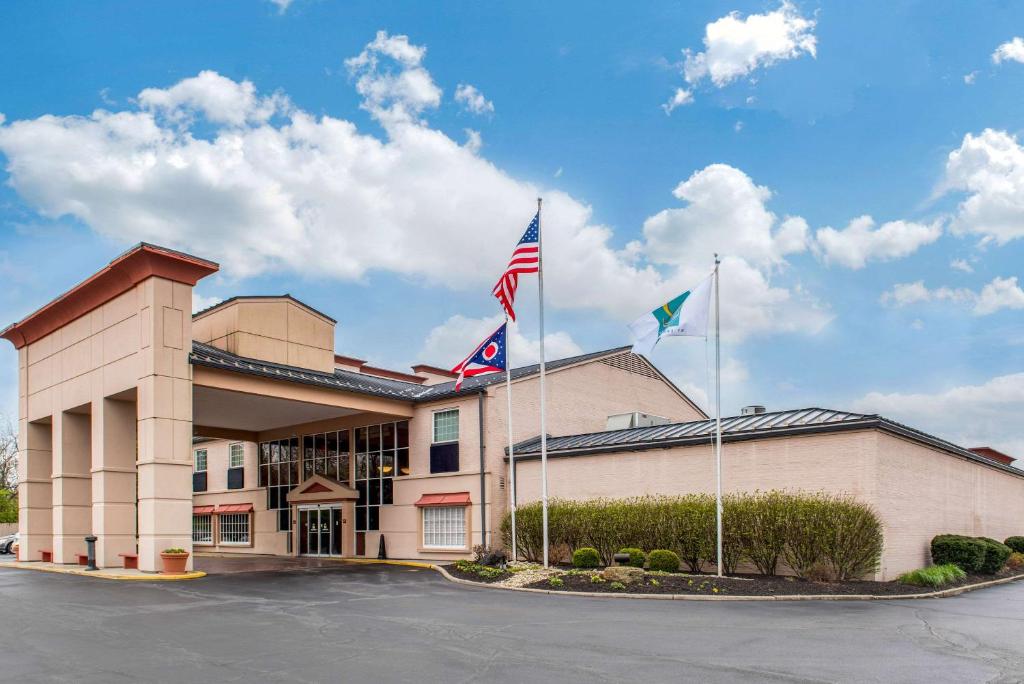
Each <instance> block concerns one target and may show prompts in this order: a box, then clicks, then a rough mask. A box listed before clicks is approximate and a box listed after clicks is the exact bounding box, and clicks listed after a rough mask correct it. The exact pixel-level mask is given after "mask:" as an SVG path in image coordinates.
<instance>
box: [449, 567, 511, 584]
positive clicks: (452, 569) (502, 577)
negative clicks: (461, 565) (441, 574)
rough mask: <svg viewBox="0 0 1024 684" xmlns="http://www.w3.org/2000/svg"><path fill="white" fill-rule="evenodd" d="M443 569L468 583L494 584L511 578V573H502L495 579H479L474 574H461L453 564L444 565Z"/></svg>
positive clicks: (478, 576) (479, 577)
mask: <svg viewBox="0 0 1024 684" xmlns="http://www.w3.org/2000/svg"><path fill="white" fill-rule="evenodd" d="M444 569H445V570H446V571H447V572H448V574H449V575H451V576H452V577H458V578H459V579H464V580H469V581H470V582H479V583H480V584H494V583H495V582H500V581H502V580H505V579H508V578H509V577H511V576H512V573H511V572H503V573H501V575H499V576H497V577H481V576H480V575H478V574H476V573H475V572H463V571H462V570H459V569H458V568H457V567H456V566H455V564H454V563H452V564H451V565H445V566H444Z"/></svg>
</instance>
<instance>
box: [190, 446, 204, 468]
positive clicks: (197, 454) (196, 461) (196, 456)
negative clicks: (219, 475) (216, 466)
mask: <svg viewBox="0 0 1024 684" xmlns="http://www.w3.org/2000/svg"><path fill="white" fill-rule="evenodd" d="M192 470H193V471H194V472H197V473H205V472H206V449H196V450H195V451H193V452H192Z"/></svg>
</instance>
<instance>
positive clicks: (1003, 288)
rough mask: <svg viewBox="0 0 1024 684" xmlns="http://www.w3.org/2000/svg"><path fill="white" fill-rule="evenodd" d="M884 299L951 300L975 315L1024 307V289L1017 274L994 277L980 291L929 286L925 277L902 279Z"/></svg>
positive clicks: (900, 303) (895, 302)
mask: <svg viewBox="0 0 1024 684" xmlns="http://www.w3.org/2000/svg"><path fill="white" fill-rule="evenodd" d="M881 302H882V303H883V304H886V305H888V306H894V307H904V306H909V305H911V304H919V303H927V302H949V303H952V304H962V305H969V306H970V307H971V311H972V313H973V314H974V315H975V316H988V315H989V314H993V313H996V312H997V311H1000V310H1002V309H1024V290H1022V289H1021V287H1020V285H1018V284H1017V278H1016V277H1010V278H998V277H997V278H994V279H993V280H992V282H990V283H987V284H986V285H985V286H984V287H983V288H982V289H981V292H975V291H973V290H970V289H967V288H963V287H961V288H955V289H954V288H949V287H939V288H936V289H934V290H930V289H928V287H926V286H925V284H924V281H922V280H918V281H917V282H913V283H899V284H897V285H894V286H893V288H892V289H891V290H889V291H888V292H885V293H883V294H882V297H881Z"/></svg>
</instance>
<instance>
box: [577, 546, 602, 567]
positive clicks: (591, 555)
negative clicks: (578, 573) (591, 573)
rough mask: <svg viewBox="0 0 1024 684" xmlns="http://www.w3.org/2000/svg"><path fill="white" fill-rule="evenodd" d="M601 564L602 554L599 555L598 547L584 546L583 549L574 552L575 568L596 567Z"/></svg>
mask: <svg viewBox="0 0 1024 684" xmlns="http://www.w3.org/2000/svg"><path fill="white" fill-rule="evenodd" d="M600 564H601V556H599V555H598V553H597V549H594V548H591V547H589V546H584V547H583V548H582V549H576V550H575V551H573V553H572V566H573V567H574V568H596V567H597V566H599V565H600Z"/></svg>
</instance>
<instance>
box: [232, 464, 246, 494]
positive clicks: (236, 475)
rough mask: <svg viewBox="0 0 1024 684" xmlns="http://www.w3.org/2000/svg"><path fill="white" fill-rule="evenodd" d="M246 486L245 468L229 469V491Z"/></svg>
mask: <svg viewBox="0 0 1024 684" xmlns="http://www.w3.org/2000/svg"><path fill="white" fill-rule="evenodd" d="M244 486H245V468H244V467H243V468H228V489H241V488H242V487H244Z"/></svg>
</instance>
